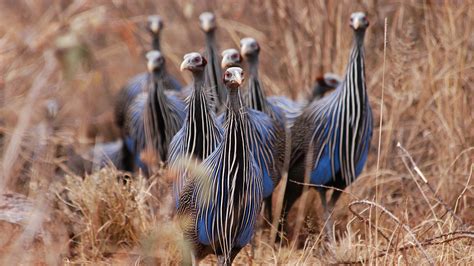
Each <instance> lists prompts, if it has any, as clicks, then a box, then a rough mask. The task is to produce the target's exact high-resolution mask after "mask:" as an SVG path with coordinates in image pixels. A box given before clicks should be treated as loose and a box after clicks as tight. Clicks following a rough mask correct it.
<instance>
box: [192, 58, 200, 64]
mask: <svg viewBox="0 0 474 266" xmlns="http://www.w3.org/2000/svg"><path fill="white" fill-rule="evenodd" d="M200 61H201V60H199V57H195V58H194V59H193V63H195V64H198V63H199V62H200Z"/></svg>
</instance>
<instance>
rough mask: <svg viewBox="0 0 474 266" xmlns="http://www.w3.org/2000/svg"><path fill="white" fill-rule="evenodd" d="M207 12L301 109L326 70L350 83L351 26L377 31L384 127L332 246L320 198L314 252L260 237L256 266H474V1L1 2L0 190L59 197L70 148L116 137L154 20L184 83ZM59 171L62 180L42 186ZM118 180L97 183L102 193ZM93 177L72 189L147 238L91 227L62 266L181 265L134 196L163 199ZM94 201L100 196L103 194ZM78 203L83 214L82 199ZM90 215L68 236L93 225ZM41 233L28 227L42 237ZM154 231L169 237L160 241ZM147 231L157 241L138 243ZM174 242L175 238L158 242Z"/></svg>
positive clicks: (244, 259) (343, 207)
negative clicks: (252, 50) (253, 47)
mask: <svg viewBox="0 0 474 266" xmlns="http://www.w3.org/2000/svg"><path fill="white" fill-rule="evenodd" d="M209 9H212V10H214V11H215V12H216V14H217V17H218V24H219V25H220V29H219V32H218V37H217V38H218V41H219V45H220V48H221V49H224V48H230V47H237V46H238V41H239V39H240V38H242V37H245V36H252V37H255V38H256V39H257V40H258V41H259V43H260V44H261V48H262V50H261V69H260V72H261V78H262V80H263V83H264V86H265V88H266V90H267V91H268V94H284V95H288V96H291V97H293V98H295V99H299V98H304V97H306V96H307V95H308V94H309V90H310V87H311V85H312V84H313V82H314V81H315V78H316V77H317V76H319V75H322V74H323V73H324V72H329V71H331V72H335V73H338V74H341V75H342V74H343V73H344V70H345V66H346V64H347V58H348V54H349V49H350V42H351V38H352V33H351V31H350V30H349V28H348V26H347V19H348V17H349V15H350V13H352V12H354V11H358V10H364V11H366V12H367V13H368V18H369V20H370V23H371V26H370V27H369V29H368V32H367V36H366V42H365V47H366V60H367V66H366V70H367V87H368V89H369V95H370V100H371V103H372V107H373V111H374V116H375V117H374V118H375V121H379V123H377V125H374V126H375V130H374V141H373V144H374V145H372V147H371V150H370V155H369V161H368V163H367V167H366V169H365V171H364V173H363V174H362V175H361V176H360V177H359V179H358V180H357V182H355V183H354V184H353V185H351V187H350V188H348V189H347V190H346V191H345V193H344V195H343V196H342V197H341V199H340V201H339V202H338V204H337V206H336V209H335V211H334V213H333V216H332V218H333V219H334V221H335V222H336V241H335V242H332V243H326V242H325V241H323V240H324V238H323V236H322V234H323V233H322V232H321V229H322V228H323V225H324V221H323V219H322V217H323V212H322V207H321V205H320V203H319V201H318V200H317V197H315V195H314V194H315V193H314V192H313V191H314V190H313V189H309V191H308V192H309V193H307V194H308V195H307V199H308V202H311V204H307V205H306V208H305V211H306V212H307V213H303V214H302V218H300V219H297V217H296V216H297V215H295V213H290V216H289V219H290V220H289V221H288V222H289V223H290V226H295V225H294V222H296V221H297V220H299V221H303V222H305V223H302V225H301V230H299V231H300V232H301V234H300V235H301V237H300V239H304V241H302V243H301V244H302V246H303V248H302V249H297V248H296V247H297V246H296V245H295V246H293V245H290V246H284V245H277V246H274V245H272V244H270V243H269V242H268V241H266V240H265V239H267V238H265V237H262V238H261V239H262V240H261V241H262V243H259V245H258V247H259V249H260V250H258V251H257V254H260V255H259V256H258V257H256V258H253V260H252V262H253V263H262V264H276V263H280V264H287V263H290V264H296V263H297V264H327V263H356V262H357V263H362V264H375V263H380V264H401V263H404V264H415V263H421V264H426V263H430V262H434V263H436V264H453V263H458V264H472V261H473V260H474V258H473V255H472V254H474V248H473V245H472V243H473V242H472V238H473V236H472V225H473V223H474V214H473V212H472V206H474V191H473V190H474V186H473V181H472V173H473V168H474V160H473V158H474V147H473V143H474V121H473V120H474V109H473V108H472V106H471V103H472V102H474V88H473V85H472V84H474V64H473V62H474V58H473V57H474V53H473V51H474V38H472V27H473V26H474V17H473V16H472V15H471V14H473V13H474V5H472V3H470V2H469V1H466V2H464V1H444V2H443V1H423V2H420V1H402V2H400V1H392V0H384V1H377V0H361V1H357V2H355V1H350V0H343V1H322V0H318V1H310V0H295V1H283V0H276V1H275V0H242V1H239V2H224V3H223V2H221V1H190V0H179V1H171V0H164V1H140V2H136V1H112V2H111V1H95V2H92V1H87V0H82V1H74V2H67V1H60V0H57V1H55V0H51V1H46V0H43V1H3V2H0V20H1V22H2V23H0V25H1V26H0V62H2V63H1V64H0V71H1V73H2V75H1V76H0V93H1V97H0V102H1V104H2V105H1V107H0V129H1V141H2V146H1V151H2V158H1V162H2V175H1V176H2V179H1V182H2V185H1V186H0V190H2V191H7V190H13V191H18V192H21V193H24V194H28V195H29V197H30V199H31V200H35V199H41V195H44V194H45V193H51V187H52V186H51V185H48V184H50V182H51V181H53V180H54V182H57V186H59V187H60V188H64V187H67V184H69V185H71V184H72V183H71V179H70V178H68V179H66V178H65V177H64V174H62V171H52V170H50V169H43V166H42V165H44V167H54V168H56V167H57V166H60V167H61V168H62V170H66V171H67V167H66V166H65V165H66V164H65V162H67V161H71V157H70V154H69V153H68V152H66V151H68V149H66V148H65V147H68V146H69V145H70V144H74V145H75V146H74V147H75V148H77V147H78V146H79V147H82V146H86V148H88V147H90V146H91V145H92V144H93V143H94V142H95V141H98V140H99V141H107V140H113V139H115V138H116V137H117V136H118V133H117V132H118V131H117V129H116V128H114V123H113V119H112V112H111V106H112V104H113V101H114V98H113V96H114V95H115V94H116V92H117V91H118V90H119V88H120V87H121V86H122V85H123V84H125V82H126V80H127V79H128V78H130V77H131V76H133V75H134V74H136V73H138V72H142V71H145V63H144V59H143V54H144V52H145V51H146V50H147V49H148V48H149V46H148V42H149V40H148V36H147V34H146V32H145V31H143V30H142V27H143V25H144V22H145V20H146V16H147V15H149V14H154V13H159V14H160V15H162V16H163V17H164V19H165V29H164V33H163V52H164V54H165V55H166V58H167V66H168V70H169V71H170V72H171V73H172V74H173V75H175V76H178V77H179V76H180V73H179V71H178V66H179V63H180V61H181V60H182V56H183V55H184V54H185V53H187V52H189V51H195V50H198V51H202V50H203V47H204V43H203V42H204V37H203V34H202V33H201V32H200V31H199V30H198V23H197V17H198V15H199V13H200V12H201V11H204V10H209ZM385 18H387V19H388V26H387V27H386V30H385V31H384V27H385V22H384V19H385ZM384 34H386V39H388V40H389V42H388V43H387V42H385V40H384V39H385V38H384ZM385 45H386V49H384V46H385ZM49 51H53V52H54V54H52V53H49ZM188 78H189V77H188ZM181 80H182V81H184V82H189V80H185V79H184V78H182V79H181ZM384 80H385V81H384ZM382 93H383V99H382ZM49 99H55V100H57V101H58V103H59V106H60V108H59V111H58V115H57V117H55V119H54V121H53V122H52V128H54V130H53V133H52V134H50V135H51V136H52V138H54V142H53V143H54V145H55V147H56V148H55V149H54V150H55V151H56V152H55V154H53V156H52V157H53V158H52V159H47V160H46V161H47V162H45V163H44V164H42V163H37V161H36V159H34V158H35V157H34V154H43V153H41V152H40V151H39V150H38V149H37V148H34V147H40V146H41V145H39V146H38V145H31V143H37V141H38V134H36V133H35V132H36V131H35V128H37V126H38V125H39V124H41V123H42V122H44V121H45V119H46V117H45V116H44V114H43V113H44V112H39V111H38V110H40V108H41V107H40V106H42V104H43V103H44V102H45V101H47V100H49ZM382 110H383V116H382ZM47 138H48V137H47ZM397 143H401V145H402V147H403V148H404V150H405V151H406V152H401V150H400V149H399V148H397ZM377 144H378V145H377ZM48 154H49V153H48ZM408 155H409V156H408ZM48 156H50V155H48ZM415 166H416V168H414V167H415ZM31 167H33V168H31ZM31 169H33V170H31ZM53 170H55V169H53ZM52 172H54V175H55V176H53V177H46V178H43V177H42V176H44V175H53V174H52ZM420 173H421V174H420ZM106 176H107V174H104V173H102V172H99V173H98V174H96V179H98V180H99V181H97V182H104V180H105V179H106V178H107V177H106ZM159 176H161V174H160V175H159ZM421 177H423V178H424V179H421ZM44 179H46V180H47V181H46V182H43V183H42V182H38V180H39V181H44ZM93 179H94V178H92V177H91V176H89V177H86V178H85V179H84V180H82V179H74V180H75V182H76V181H77V182H78V183H77V187H78V188H79V187H80V188H81V189H82V190H80V189H77V190H76V191H75V192H77V193H79V191H83V193H90V195H89V194H88V195H89V196H91V195H95V197H96V199H100V197H102V199H101V200H105V201H106V202H107V201H111V200H112V199H115V201H114V202H116V204H117V206H120V208H121V209H120V210H121V212H122V213H121V214H120V215H119V216H118V217H122V218H123V217H128V216H129V215H133V216H136V218H137V219H138V220H139V221H141V222H139V224H141V225H139V226H138V227H137V228H141V229H134V230H135V231H130V230H129V228H130V227H129V226H122V225H123V224H121V223H118V224H117V223H113V222H110V223H112V224H110V223H107V221H106V222H105V224H107V226H105V227H104V228H100V226H99V228H95V227H94V229H100V230H99V231H100V232H99V233H97V230H96V232H95V233H92V232H94V231H88V232H89V233H90V234H91V235H89V236H90V239H92V240H94V241H88V242H83V243H82V244H80V245H83V246H82V249H81V250H82V251H81V252H76V253H74V252H70V253H69V254H68V258H67V259H65V260H69V261H81V258H86V257H87V260H88V259H89V258H90V254H92V255H93V256H92V257H95V258H96V259H99V260H107V261H109V262H110V260H113V261H121V262H127V263H134V262H140V261H142V258H143V257H147V258H150V259H151V261H152V262H153V261H155V260H159V261H162V262H166V263H172V262H176V261H177V260H178V259H179V258H180V254H179V253H180V250H181V248H180V247H181V246H180V244H179V243H180V240H179V237H177V238H178V239H175V238H174V237H170V236H171V235H178V233H176V231H175V229H172V228H174V227H173V225H172V224H171V223H167V222H169V221H170V220H171V218H170V217H171V215H172V214H171V211H170V208H171V207H166V208H164V207H160V208H158V207H157V208H151V209H148V211H149V212H150V213H149V214H144V212H141V211H138V212H137V210H136V209H134V208H131V207H130V206H135V205H133V202H134V201H133V200H132V199H133V197H145V196H147V197H148V196H150V197H151V195H148V194H147V193H145V192H146V190H137V192H136V194H133V195H134V196H133V197H132V196H130V197H126V195H130V194H127V193H128V192H124V193H125V194H120V195H114V193H107V192H106V191H108V190H107V189H118V190H116V191H120V189H123V187H122V185H120V184H121V183H120V182H115V183H113V184H112V183H111V184H109V185H110V187H107V188H103V189H102V190H101V189H100V186H99V185H94V186H92V185H90V186H91V187H89V183H88V182H92V181H91V180H93ZM102 179H104V180H102ZM165 179H166V175H164V176H163V177H160V178H157V179H153V180H161V181H160V182H158V185H156V187H155V189H156V191H155V192H156V193H155V192H154V193H151V194H152V195H155V197H152V198H151V199H153V200H152V202H153V201H154V200H155V199H158V200H159V201H160V202H161V201H162V203H161V204H160V206H169V205H167V204H171V200H170V196H169V195H163V194H162V192H166V191H168V192H169V191H170V189H169V186H170V184H169V180H168V179H166V180H165ZM100 180H102V181H100ZM107 180H109V181H110V180H111V179H110V178H109V179H107ZM375 180H376V181H375ZM81 182H83V183H81ZM94 182H95V181H94ZM143 182H145V183H144V184H143V186H144V187H145V188H146V187H149V186H150V183H149V182H150V181H143ZM35 184H40V185H35ZM74 184H76V183H74ZM86 184H88V185H86ZM91 184H93V183H91ZM55 187H56V185H55ZM92 187H94V188H95V189H92ZM42 189H44V190H42ZM155 189H154V190H155ZM98 191H103V194H100V197H99V194H98ZM143 193H144V194H143ZM156 195H159V196H156ZM76 198H77V199H78V201H79V202H80V201H81V200H85V199H86V196H85V194H84V195H83V197H82V198H83V199H81V195H80V194H78V195H76ZM79 199H80V200H79ZM44 200H45V201H46V202H45V205H44V206H52V205H54V204H53V203H54V202H52V201H51V197H46V198H44ZM78 201H76V203H77V202H78ZM38 202H43V201H41V200H38ZM57 204H63V203H61V202H60V203H57ZM40 205H41V204H40ZM42 206H43V205H42ZM127 206H128V207H127ZM296 206H298V204H296ZM111 209H112V210H114V208H111ZM295 209H296V208H295ZM293 212H295V211H293ZM148 215H149V216H148ZM307 215H308V216H310V217H313V219H308V218H306V217H307ZM87 217H88V216H81V218H78V220H77V222H75V221H70V222H69V223H68V226H77V225H78V224H81V225H82V226H83V225H84V224H86V223H85V222H86V221H87V219H88V218H87ZM90 217H95V216H93V215H91V216H90ZM91 219H92V218H91ZM93 219H96V218H93ZM93 219H92V220H93ZM108 219H110V221H115V220H114V219H115V218H114V217H109V218H108ZM117 219H118V218H117ZM94 221H95V220H94ZM104 221H105V220H104ZM128 222H131V221H128ZM292 223H293V224H292ZM31 224H32V225H31V226H30V227H28V228H30V229H31V228H32V229H31V230H33V231H35V230H39V229H38V228H37V227H35V226H33V224H34V222H32V223H31ZM145 224H146V226H145ZM91 228H92V227H91ZM111 228H113V229H114V230H111ZM127 228H128V229H127ZM156 228H158V229H161V228H163V230H166V231H167V232H168V233H167V234H164V235H161V234H159V233H161V232H159V233H156ZM158 231H159V230H158ZM76 232H77V231H76ZM84 232H85V231H84ZM146 232H148V236H149V237H145V238H142V237H141V235H142V234H145V235H146V234H147V233H146ZM89 233H88V234H89ZM155 233H156V234H155ZM264 233H266V232H264ZM28 234H29V235H28V236H31V232H30V231H29V233H28ZM273 234H275V232H274V233H273ZM97 236H99V237H100V238H101V239H102V240H104V241H102V240H101V241H98V240H97ZM306 236H309V237H306ZM122 238H123V239H128V241H126V243H128V245H125V246H120V249H111V247H112V246H116V242H115V243H114V244H111V245H109V243H111V242H110V241H112V240H117V241H119V240H120V239H122ZM22 239H23V240H21V241H26V242H29V241H32V240H31V237H24V238H22ZM162 239H168V240H169V241H166V243H167V244H165V245H161V244H159V243H160V241H161V240H162ZM415 239H416V241H415ZM71 241H76V239H73V240H71ZM97 241H98V242H97ZM119 242H120V241H119ZM87 243H88V244H87ZM172 243H178V244H176V245H175V244H172ZM73 250H77V249H74V248H73ZM111 250H112V251H111ZM0 252H1V249H0ZM104 252H105V253H104ZM249 254H250V251H249V248H246V249H244V251H243V252H242V253H241V255H239V257H238V258H237V260H236V262H237V263H248V262H249V261H250V255H249ZM85 260H86V259H84V260H82V261H85ZM52 261H53V260H52ZM209 262H211V261H209Z"/></svg>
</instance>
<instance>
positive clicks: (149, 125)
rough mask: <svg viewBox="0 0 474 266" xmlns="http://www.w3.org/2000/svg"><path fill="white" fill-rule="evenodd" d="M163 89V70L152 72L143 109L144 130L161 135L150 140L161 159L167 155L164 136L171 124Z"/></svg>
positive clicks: (151, 134) (153, 134)
mask: <svg viewBox="0 0 474 266" xmlns="http://www.w3.org/2000/svg"><path fill="white" fill-rule="evenodd" d="M164 90H165V89H164V83H163V70H162V71H160V72H156V73H153V77H152V80H151V89H150V90H149V93H148V100H147V105H146V110H145V112H146V115H145V120H146V122H145V124H146V126H145V130H150V131H149V133H150V135H149V136H161V137H159V138H152V139H151V141H152V143H153V146H154V147H155V148H156V149H157V151H160V158H161V159H162V160H165V158H166V155H167V150H166V144H165V141H166V139H165V137H164V136H166V134H167V131H169V128H170V126H171V124H170V119H171V118H170V112H169V108H168V100H167V97H166V95H165V93H164ZM160 147H161V148H160Z"/></svg>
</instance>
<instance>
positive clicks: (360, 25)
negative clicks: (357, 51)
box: [349, 12, 369, 32]
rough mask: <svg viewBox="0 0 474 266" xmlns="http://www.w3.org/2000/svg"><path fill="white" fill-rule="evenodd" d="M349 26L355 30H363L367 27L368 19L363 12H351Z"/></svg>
mask: <svg viewBox="0 0 474 266" xmlns="http://www.w3.org/2000/svg"><path fill="white" fill-rule="evenodd" d="M349 26H350V27H351V28H352V29H354V31H356V32H365V30H366V29H367V28H368V27H369V20H368V19H367V16H366V15H365V13H364V12H355V13H352V14H351V18H350V20H349Z"/></svg>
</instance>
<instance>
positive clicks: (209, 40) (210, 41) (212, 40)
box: [206, 30, 216, 49]
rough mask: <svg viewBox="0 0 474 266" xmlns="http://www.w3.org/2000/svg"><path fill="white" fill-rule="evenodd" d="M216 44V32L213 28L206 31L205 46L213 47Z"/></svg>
mask: <svg viewBox="0 0 474 266" xmlns="http://www.w3.org/2000/svg"><path fill="white" fill-rule="evenodd" d="M215 46H216V33H215V31H214V30H211V31H208V32H206V48H207V49H214V48H215Z"/></svg>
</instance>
